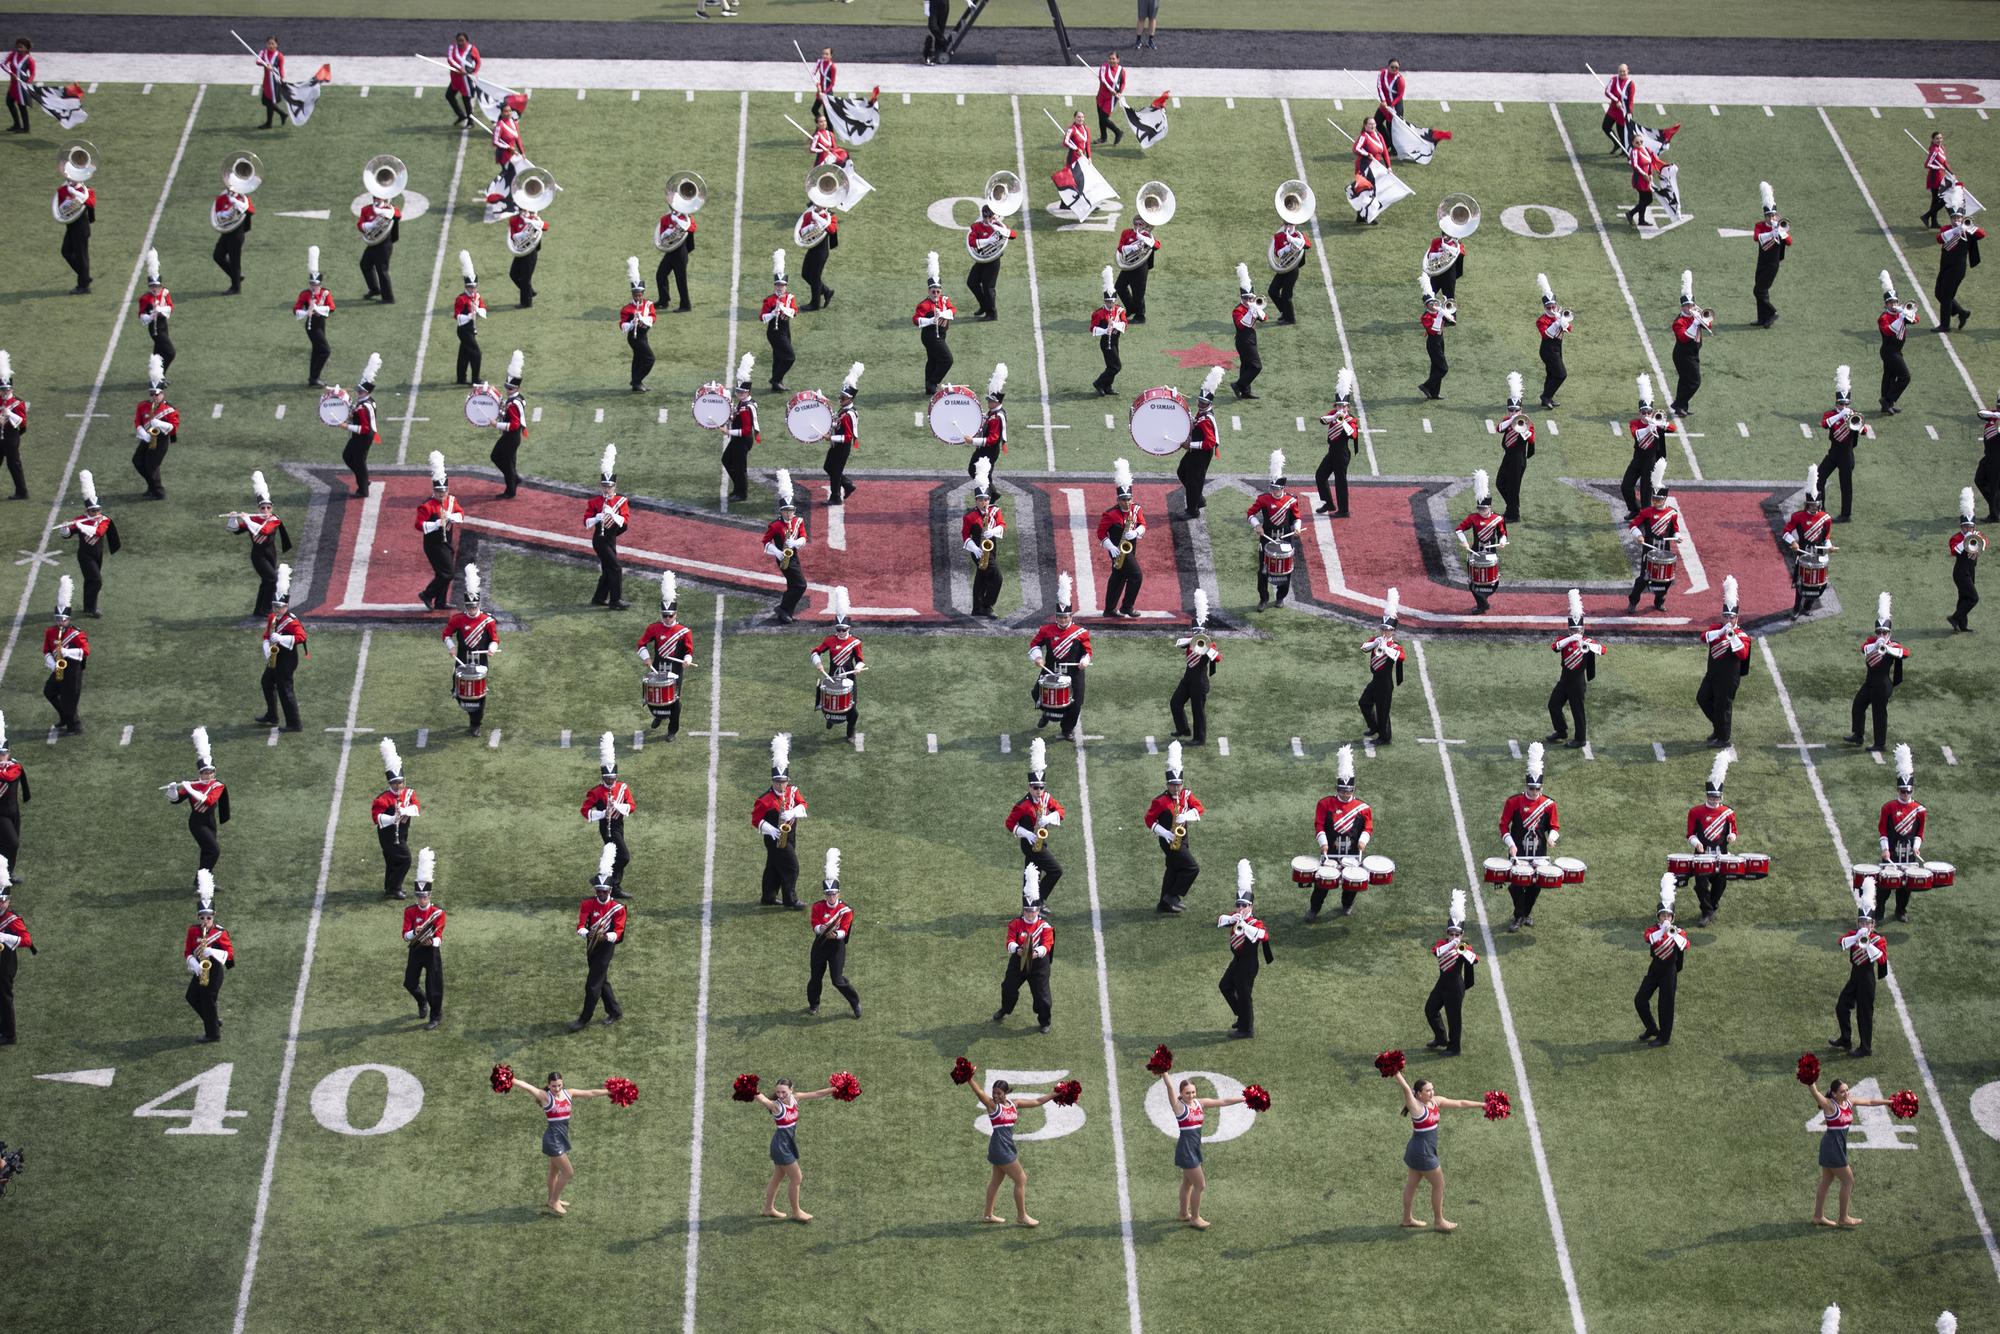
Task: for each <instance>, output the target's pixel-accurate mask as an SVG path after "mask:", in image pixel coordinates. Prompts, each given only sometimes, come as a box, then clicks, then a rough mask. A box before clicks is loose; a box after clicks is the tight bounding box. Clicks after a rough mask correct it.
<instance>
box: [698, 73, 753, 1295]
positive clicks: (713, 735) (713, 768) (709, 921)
mask: <svg viewBox="0 0 2000 1334" xmlns="http://www.w3.org/2000/svg"><path fill="white" fill-rule="evenodd" d="M744 106H745V107H746V108H747V107H748V106H749V98H748V97H746V98H744ZM746 124H747V121H746ZM742 179H743V178H742V175H741V173H738V175H737V180H738V181H739V182H741V180H742ZM737 198H738V200H739V201H740V200H741V199H742V194H741V191H740V189H739V191H738V194H737ZM722 627H723V620H722V594H720V593H717V594H716V595H715V652H714V653H713V654H712V655H711V656H710V657H709V660H708V835H707V840H706V843H705V844H704V846H703V849H702V856H701V966H700V969H699V970H698V971H697V972H696V974H695V978H696V980H695V993H694V1096H693V1097H692V1098H690V1099H689V1101H690V1102H692V1103H693V1104H694V1128H693V1131H692V1132H691V1133H690V1135H689V1139H688V1212H687V1234H688V1244H687V1273H686V1277H685V1278H684V1279H683V1280H682V1288H683V1292H682V1296H681V1330H682V1334H694V1328H695V1324H694V1294H695V1272H696V1270H695V1260H696V1258H697V1257H698V1255H699V1248H700V1246H701V1147H702V1139H701V1136H702V1118H703V1115H704V1113H705V1111H706V1109H707V1107H708V1098H707V1084H708V964H709V951H710V948H711V946H712V945H713V943H714V940H715V813H716V801H717V793H718V791H719V787H718V783H719V781H720V778H721V771H722Z"/></svg>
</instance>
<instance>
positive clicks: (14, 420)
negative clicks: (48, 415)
mask: <svg viewBox="0 0 2000 1334" xmlns="http://www.w3.org/2000/svg"><path fill="white" fill-rule="evenodd" d="M27 433H28V404H27V400H25V399H20V398H16V397H15V396H14V391H13V390H12V389H0V460H4V461H5V463H6V464H7V473H8V475H9V476H10V477H11V478H13V481H14V499H16V500H26V499H27V498H28V479H27V476H26V474H24V473H23V472H22V471H21V437H22V436H24V435H26V434H27Z"/></svg>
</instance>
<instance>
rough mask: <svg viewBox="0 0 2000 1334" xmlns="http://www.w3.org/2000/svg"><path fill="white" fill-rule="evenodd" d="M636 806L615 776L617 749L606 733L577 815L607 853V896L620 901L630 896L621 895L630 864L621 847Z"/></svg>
mask: <svg viewBox="0 0 2000 1334" xmlns="http://www.w3.org/2000/svg"><path fill="white" fill-rule="evenodd" d="M638 804H639V799H638V798H637V797H635V796H633V795H632V787H631V784H629V783H627V782H625V780H624V779H622V778H620V777H619V776H618V751H617V747H616V745H615V744H614V743H613V738H612V735H611V733H609V732H606V733H604V734H603V735H602V736H600V737H598V739H597V785H596V786H595V787H593V788H591V789H590V791H588V792H586V793H584V794H583V805H582V806H580V807H579V808H578V809H577V814H579V815H581V816H582V817H583V818H584V819H585V820H587V821H589V822H590V823H591V824H594V825H596V826H597V833H598V837H599V838H600V839H602V840H603V842H604V846H605V848H606V849H607V850H608V851H610V852H611V854H612V860H611V870H610V879H611V897H612V898H614V899H618V900H621V901H622V900H625V899H629V898H631V897H632V896H631V895H630V894H627V893H626V892H625V868H626V867H627V866H629V865H630V864H631V862H632V854H631V852H630V850H629V849H627V848H626V846H625V821H626V819H627V818H629V817H630V816H631V814H632V812H633V810H634V809H636V808H637V806H638Z"/></svg>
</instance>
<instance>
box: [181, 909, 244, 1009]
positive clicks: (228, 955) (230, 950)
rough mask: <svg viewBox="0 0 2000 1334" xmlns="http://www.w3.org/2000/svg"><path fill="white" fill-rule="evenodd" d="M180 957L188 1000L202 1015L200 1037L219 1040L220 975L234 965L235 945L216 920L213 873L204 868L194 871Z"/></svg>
mask: <svg viewBox="0 0 2000 1334" xmlns="http://www.w3.org/2000/svg"><path fill="white" fill-rule="evenodd" d="M181 958H182V959H183V961H185V962H186V964H187V970H188V985H187V1003H188V1006H189V1008H191V1009H192V1010H193V1011H194V1012H195V1013H196V1014H198V1015H200V1016H201V1041H203V1042H220V1041H222V1018H221V1016H220V1015H219V1014H218V1013H217V1010H218V1008H219V1006H220V1003H221V1001H222V983H223V976H224V974H225V972H226V971H227V970H228V969H231V968H234V967H235V966H236V945H235V943H234V942H233V941H231V940H230V939H229V933H228V932H227V931H225V930H223V929H222V928H221V927H220V926H219V925H217V924H216V920H215V877H214V876H213V875H211V874H209V872H207V871H200V872H197V873H196V875H195V910H194V925H193V926H191V927H189V928H188V929H187V935H186V936H185V937H184V938H183V939H182V942H181Z"/></svg>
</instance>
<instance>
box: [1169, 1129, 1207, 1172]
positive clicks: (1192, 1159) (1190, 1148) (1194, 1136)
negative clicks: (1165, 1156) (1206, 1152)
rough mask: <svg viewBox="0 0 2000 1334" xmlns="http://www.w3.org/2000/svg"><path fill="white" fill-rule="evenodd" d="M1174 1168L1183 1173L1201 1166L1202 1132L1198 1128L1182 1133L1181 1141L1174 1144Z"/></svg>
mask: <svg viewBox="0 0 2000 1334" xmlns="http://www.w3.org/2000/svg"><path fill="white" fill-rule="evenodd" d="M1174 1166H1175V1167H1178V1168H1180V1169H1181V1170H1182V1171H1186V1170H1187V1169H1188V1168H1190V1167H1200V1166H1201V1130H1200V1129H1199V1128H1198V1127H1190V1128H1188V1129H1186V1130H1183V1131H1181V1137H1180V1139H1179V1140H1178V1141H1176V1143H1175V1144H1174Z"/></svg>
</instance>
